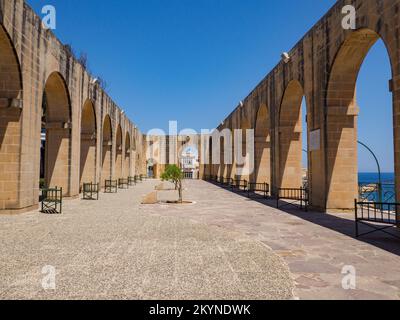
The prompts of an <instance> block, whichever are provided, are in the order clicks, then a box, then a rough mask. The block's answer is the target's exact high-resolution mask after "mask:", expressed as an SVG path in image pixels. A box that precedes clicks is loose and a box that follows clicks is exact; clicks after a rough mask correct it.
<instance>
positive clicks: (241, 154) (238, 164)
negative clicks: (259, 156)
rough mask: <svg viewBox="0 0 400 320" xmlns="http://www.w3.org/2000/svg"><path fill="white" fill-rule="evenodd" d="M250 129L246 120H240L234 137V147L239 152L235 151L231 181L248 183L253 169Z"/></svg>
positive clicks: (252, 139)
mask: <svg viewBox="0 0 400 320" xmlns="http://www.w3.org/2000/svg"><path fill="white" fill-rule="evenodd" d="M250 129H251V125H250V121H249V120H248V119H247V118H243V119H241V125H240V131H239V133H238V135H237V136H236V135H235V136H234V140H235V141H236V143H235V147H236V148H239V150H236V151H235V157H234V159H235V165H234V172H233V173H232V178H233V179H240V180H246V181H249V180H250V175H251V174H252V171H253V169H254V137H251V133H250V131H249V130H250ZM240 140H241V141H240ZM248 143H250V144H249V145H248Z"/></svg>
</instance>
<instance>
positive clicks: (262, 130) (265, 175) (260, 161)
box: [252, 104, 271, 185]
mask: <svg viewBox="0 0 400 320" xmlns="http://www.w3.org/2000/svg"><path fill="white" fill-rule="evenodd" d="M254 143H255V147H254V152H255V156H254V175H253V177H252V180H253V181H254V182H257V183H264V182H266V183H268V184H269V185H271V122H270V115H269V110H268V108H267V106H266V105H265V104H262V105H261V106H260V107H259V109H258V112H257V118H256V126H255V142H254Z"/></svg>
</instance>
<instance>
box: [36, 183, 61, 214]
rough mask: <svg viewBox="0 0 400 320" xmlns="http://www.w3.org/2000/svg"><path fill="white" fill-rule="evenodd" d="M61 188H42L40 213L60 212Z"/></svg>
mask: <svg viewBox="0 0 400 320" xmlns="http://www.w3.org/2000/svg"><path fill="white" fill-rule="evenodd" d="M62 200H63V193H62V188H58V187H55V188H44V189H42V208H41V212H42V213H49V214H54V213H56V214H61V213H62Z"/></svg>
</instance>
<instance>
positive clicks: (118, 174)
mask: <svg viewBox="0 0 400 320" xmlns="http://www.w3.org/2000/svg"><path fill="white" fill-rule="evenodd" d="M122 161H123V159H122V128H121V125H118V129H117V136H116V141H115V178H116V179H120V178H122Z"/></svg>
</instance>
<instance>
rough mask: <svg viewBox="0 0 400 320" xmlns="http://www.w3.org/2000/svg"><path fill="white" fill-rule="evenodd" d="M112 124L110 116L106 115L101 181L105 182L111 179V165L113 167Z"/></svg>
mask: <svg viewBox="0 0 400 320" xmlns="http://www.w3.org/2000/svg"><path fill="white" fill-rule="evenodd" d="M112 139H113V132H112V124H111V118H110V116H109V115H106V116H105V118H104V121H103V151H102V166H101V168H102V169H101V179H102V182H104V181H105V180H107V179H111V178H112V176H111V165H112V161H111V159H112Z"/></svg>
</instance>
